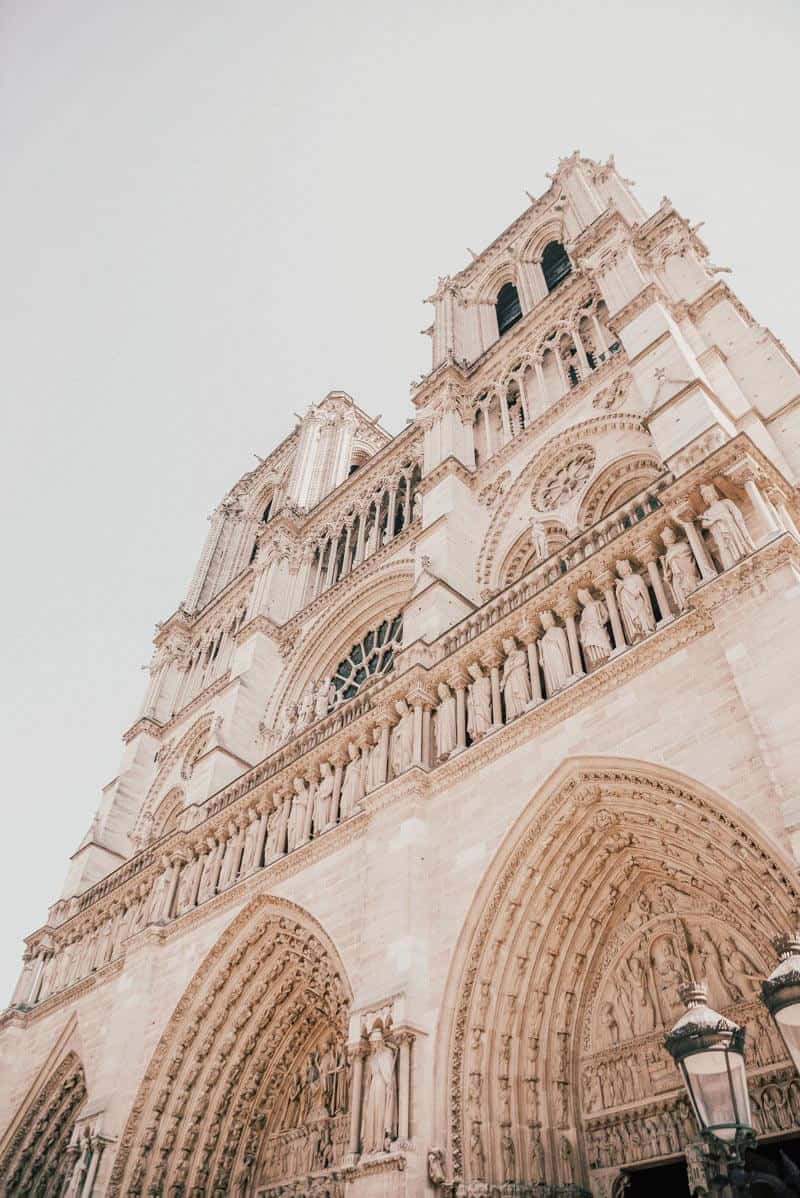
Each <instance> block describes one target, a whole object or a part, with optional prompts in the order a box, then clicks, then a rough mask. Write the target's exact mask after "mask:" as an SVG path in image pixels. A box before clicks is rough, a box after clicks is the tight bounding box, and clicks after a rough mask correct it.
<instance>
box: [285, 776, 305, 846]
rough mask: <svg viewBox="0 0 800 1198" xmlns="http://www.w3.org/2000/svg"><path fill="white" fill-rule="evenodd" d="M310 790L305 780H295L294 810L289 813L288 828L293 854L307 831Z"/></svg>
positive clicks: (288, 838) (288, 839) (288, 840)
mask: <svg viewBox="0 0 800 1198" xmlns="http://www.w3.org/2000/svg"><path fill="white" fill-rule="evenodd" d="M308 801H309V790H308V783H307V782H306V780H305V779H304V778H295V780H294V796H293V797H292V808H291V811H290V813H289V826H288V828H287V849H288V851H289V852H290V853H291V852H292V850H293V849H296V848H297V847H298V845H300V844H302V843H303V840H304V839H305V830H306V812H307V810H308Z"/></svg>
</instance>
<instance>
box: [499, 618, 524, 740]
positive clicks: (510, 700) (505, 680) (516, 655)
mask: <svg viewBox="0 0 800 1198" xmlns="http://www.w3.org/2000/svg"><path fill="white" fill-rule="evenodd" d="M503 650H504V652H505V655H506V660H505V662H504V664H503V677H502V679H501V682H500V690H501V691H502V692H503V696H504V698H505V702H506V721H507V722H508V723H510V722H511V720H515V719H516V718H517V716H519V715H522V713H523V711H525V709H526V707H527V706H528V704H529V703H530V701H531V684H530V679H529V677H528V656H527V654H526V652H525V650H524V649H520V647H519V645H518V644H517V642H516V640H515V639H514V637H513V636H512V637H507V638H506V639H505V640H504V641H503Z"/></svg>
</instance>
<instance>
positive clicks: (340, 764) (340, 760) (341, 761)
mask: <svg viewBox="0 0 800 1198" xmlns="http://www.w3.org/2000/svg"><path fill="white" fill-rule="evenodd" d="M346 762H347V754H346V753H345V752H344V750H343V749H338V750H337V751H336V752H335V753H334V754H333V755H332V756H331V763H332V765H333V795H332V796H331V820H332V822H333V823H334V824H338V822H339V800H340V798H341V796H342V777H343V775H344V767H345V764H346Z"/></svg>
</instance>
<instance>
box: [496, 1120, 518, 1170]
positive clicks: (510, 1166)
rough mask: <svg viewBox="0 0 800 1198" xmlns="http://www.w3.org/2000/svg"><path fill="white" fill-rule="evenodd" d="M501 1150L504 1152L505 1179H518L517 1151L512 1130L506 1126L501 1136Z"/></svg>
mask: <svg viewBox="0 0 800 1198" xmlns="http://www.w3.org/2000/svg"><path fill="white" fill-rule="evenodd" d="M500 1151H501V1153H502V1154H503V1181H505V1182H509V1181H516V1177H517V1153H516V1150H515V1148H514V1141H513V1139H512V1138H511V1132H510V1130H509V1129H508V1127H506V1126H504V1127H503V1134H502V1135H501V1137H500Z"/></svg>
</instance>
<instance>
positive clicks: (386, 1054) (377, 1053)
mask: <svg viewBox="0 0 800 1198" xmlns="http://www.w3.org/2000/svg"><path fill="white" fill-rule="evenodd" d="M396 1117H397V1077H396V1071H395V1050H394V1048H392V1046H391V1045H389V1044H387V1043H386V1041H385V1040H384V1038H383V1030H382V1028H381V1027H380V1026H377V1027H375V1028H373V1030H372V1031H371V1032H370V1037H369V1056H368V1058H367V1067H366V1078H365V1083H364V1116H363V1130H362V1136H361V1139H362V1146H363V1150H364V1152H365V1153H372V1152H383V1151H384V1145H385V1143H386V1139H387V1137H388V1139H389V1140H393V1139H395V1137H396V1135H397V1127H396Z"/></svg>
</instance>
